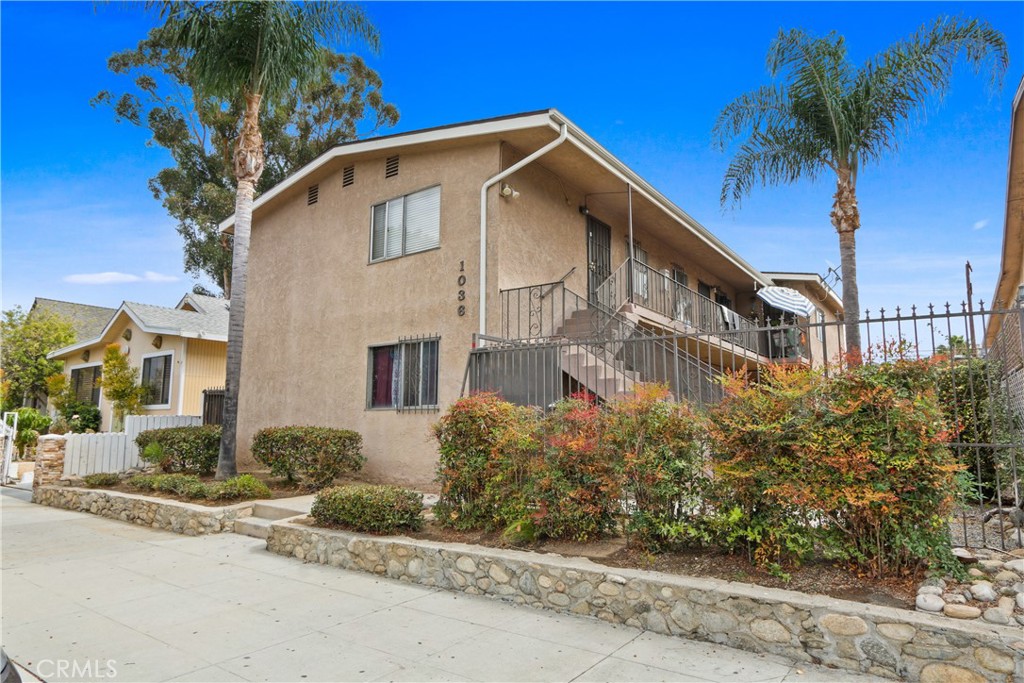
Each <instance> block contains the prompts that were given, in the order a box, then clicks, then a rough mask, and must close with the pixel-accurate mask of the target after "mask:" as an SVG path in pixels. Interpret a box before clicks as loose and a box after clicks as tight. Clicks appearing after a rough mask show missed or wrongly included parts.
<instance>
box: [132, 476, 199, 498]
mask: <svg viewBox="0 0 1024 683" xmlns="http://www.w3.org/2000/svg"><path fill="white" fill-rule="evenodd" d="M128 485H129V486H131V487H132V488H135V489H138V490H140V491H160V492H161V493H173V494H174V495H177V496H181V497H182V498H192V499H198V498H208V497H209V495H208V494H209V490H208V487H207V485H206V484H204V483H203V482H202V481H200V480H199V477H197V476H195V475H194V474H149V475H139V476H136V477H132V478H131V479H129V480H128Z"/></svg>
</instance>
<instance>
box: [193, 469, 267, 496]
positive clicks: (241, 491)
mask: <svg viewBox="0 0 1024 683" xmlns="http://www.w3.org/2000/svg"><path fill="white" fill-rule="evenodd" d="M207 488H208V489H209V491H208V494H207V498H210V499H211V500H253V499H254V498H269V497H270V496H271V493H270V489H269V488H268V487H267V485H266V484H264V483H263V482H262V481H260V480H259V479H257V478H256V477H254V476H252V475H251V474H240V475H239V476H237V477H232V478H231V479H228V480H227V481H219V482H214V483H212V484H209V485H208V486H207Z"/></svg>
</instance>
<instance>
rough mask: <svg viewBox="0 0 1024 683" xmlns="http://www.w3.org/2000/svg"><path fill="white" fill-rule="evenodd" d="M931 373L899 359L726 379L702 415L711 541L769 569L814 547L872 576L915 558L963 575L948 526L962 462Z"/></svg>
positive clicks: (915, 563)
mask: <svg viewBox="0 0 1024 683" xmlns="http://www.w3.org/2000/svg"><path fill="white" fill-rule="evenodd" d="M930 372H931V371H930V368H929V367H928V364H927V363H926V362H923V361H904V360H899V361H897V362H893V363H882V364H873V363H865V364H863V365H861V366H857V367H852V368H845V369H838V368H837V369H833V370H832V371H831V372H830V373H829V374H828V375H825V374H824V373H823V372H821V371H818V370H809V369H802V368H783V367H777V368H774V369H770V370H768V371H767V372H766V373H765V376H764V377H763V379H762V381H761V382H759V383H758V384H756V385H752V384H747V383H746V382H745V381H744V379H743V378H742V377H733V378H731V379H728V380H726V397H725V399H724V400H723V401H722V403H721V404H720V405H718V406H716V407H715V408H714V409H713V410H712V411H711V414H710V418H711V424H712V427H711V437H712V445H713V452H714V472H715V477H716V481H715V487H714V488H713V492H712V498H713V499H714V502H715V503H716V507H717V509H718V517H717V519H714V520H711V521H709V527H710V528H711V529H712V531H714V532H715V535H716V536H715V540H716V541H717V542H719V543H722V544H729V543H736V542H738V543H746V544H747V545H748V547H749V548H750V549H751V551H752V553H753V557H754V559H755V560H756V561H757V562H758V563H759V564H761V565H763V566H767V567H776V568H777V567H779V566H781V565H783V564H785V563H786V562H788V561H800V560H801V559H803V558H805V557H808V556H809V555H810V554H811V553H812V551H814V550H815V548H820V549H821V550H822V552H823V553H824V554H825V555H826V556H830V557H836V558H843V559H846V560H851V561H853V562H855V563H857V564H858V565H860V566H861V567H862V568H863V569H864V570H866V571H869V572H871V573H872V574H874V575H876V576H882V575H887V574H894V573H899V572H900V571H902V570H904V569H911V570H913V569H916V568H918V567H919V566H920V565H921V564H922V563H925V562H930V563H933V564H939V565H942V567H943V568H944V569H948V570H951V571H954V572H958V573H962V571H963V570H962V569H958V567H957V565H956V563H955V561H954V560H953V557H952V553H951V550H950V546H949V538H948V527H947V524H948V519H949V516H950V514H951V512H952V509H953V506H954V503H955V495H956V488H957V482H956V477H957V473H958V471H959V470H961V469H962V467H961V466H960V465H958V464H957V463H956V461H955V458H954V457H953V455H952V454H951V452H950V450H949V449H948V448H947V447H946V441H947V440H948V438H949V434H948V432H946V431H945V424H944V421H943V416H942V410H941V407H940V405H939V402H938V400H937V398H936V394H935V391H934V389H933V388H932V387H933V384H932V381H931V376H930Z"/></svg>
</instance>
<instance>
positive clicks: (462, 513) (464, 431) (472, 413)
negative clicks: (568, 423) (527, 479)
mask: <svg viewBox="0 0 1024 683" xmlns="http://www.w3.org/2000/svg"><path fill="white" fill-rule="evenodd" d="M535 421H536V418H535V417H534V416H533V415H532V414H530V413H529V412H528V411H527V410H526V409H524V408H519V407H517V406H515V405H513V404H511V403H509V402H508V401H503V400H502V399H500V398H498V396H497V395H495V394H491V393H478V394H473V395H472V396H467V397H463V398H460V399H459V400H457V401H455V403H453V404H452V405H451V406H450V407H449V408H448V410H447V411H446V412H445V414H444V415H443V416H442V417H441V419H440V421H439V422H438V423H437V424H435V425H434V436H435V438H436V439H437V442H438V450H439V453H440V457H439V459H438V463H437V478H436V481H437V482H438V484H440V486H441V494H440V498H439V500H438V502H437V505H435V506H434V515H435V517H436V519H437V520H438V522H439V523H440V524H442V525H444V526H449V527H454V528H457V529H472V528H479V527H486V528H494V527H495V526H504V524H505V523H507V522H505V523H502V520H503V518H504V517H507V516H508V515H507V514H501V513H499V511H498V505H499V504H500V503H501V502H502V500H501V498H500V493H498V491H497V487H496V486H495V481H494V480H495V479H496V478H499V477H500V478H501V480H503V481H506V482H508V483H509V484H516V483H519V481H520V478H519V477H517V476H516V475H515V473H514V472H510V471H508V470H512V469H514V463H510V462H508V461H506V462H504V463H499V462H498V460H499V456H498V455H497V454H496V453H495V449H496V448H497V447H498V446H499V444H501V443H502V442H503V441H504V448H503V450H512V449H514V444H513V442H515V441H517V440H519V439H523V438H525V439H526V440H529V439H530V438H531V432H532V430H533V427H532V423H533V422H535ZM527 447H528V448H532V445H531V444H527ZM519 450H522V449H519ZM496 465H501V466H503V467H504V469H506V473H505V474H504V475H499V474H498V473H497V472H495V468H496ZM489 483H490V486H491V490H490V491H488V484H489ZM506 488H507V487H506ZM504 503H505V504H509V503H510V501H509V500H508V499H506V500H504Z"/></svg>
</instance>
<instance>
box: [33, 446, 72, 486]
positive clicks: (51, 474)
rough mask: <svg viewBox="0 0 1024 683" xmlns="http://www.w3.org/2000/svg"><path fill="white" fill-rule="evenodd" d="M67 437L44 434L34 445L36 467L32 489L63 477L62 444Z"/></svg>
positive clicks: (55, 481)
mask: <svg viewBox="0 0 1024 683" xmlns="http://www.w3.org/2000/svg"><path fill="white" fill-rule="evenodd" d="M66 443H67V439H66V438H65V437H64V436H63V435H59V434H44V435H43V436H40V437H39V442H38V443H37V445H36V469H35V474H34V475H33V479H32V490H33V498H35V494H34V491H35V489H37V488H38V487H40V486H46V485H48V484H55V483H57V481H58V480H60V479H62V478H63V477H64V445H65V444H66Z"/></svg>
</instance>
